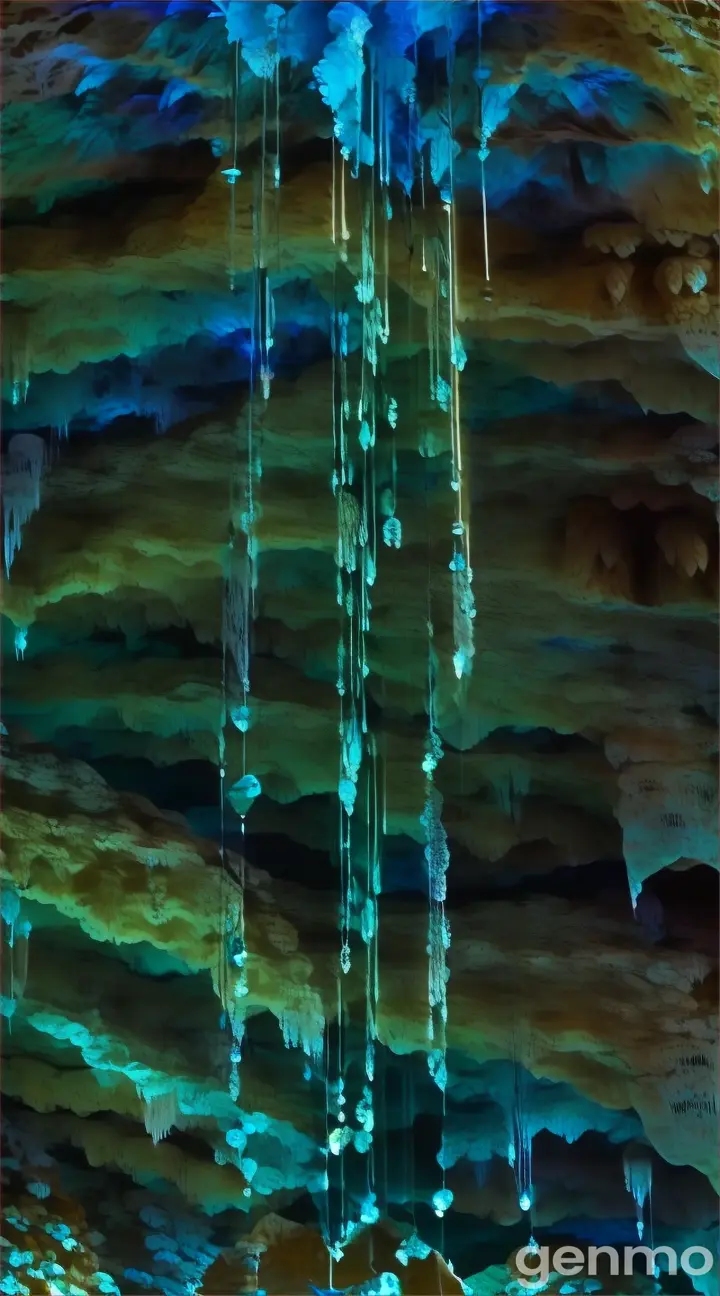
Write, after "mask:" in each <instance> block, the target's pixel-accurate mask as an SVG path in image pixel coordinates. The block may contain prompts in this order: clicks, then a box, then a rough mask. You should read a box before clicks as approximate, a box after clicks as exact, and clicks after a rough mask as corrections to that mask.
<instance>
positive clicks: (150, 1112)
mask: <svg viewBox="0 0 720 1296" xmlns="http://www.w3.org/2000/svg"><path fill="white" fill-rule="evenodd" d="M141 1096H142V1097H143V1105H144V1115H145V1129H146V1130H147V1132H148V1134H149V1135H150V1137H151V1138H152V1141H153V1143H160V1142H162V1140H163V1139H165V1138H167V1136H168V1134H169V1133H170V1131H171V1129H172V1128H173V1125H174V1124H175V1121H176V1120H177V1117H178V1103H177V1092H176V1090H175V1089H170V1090H169V1091H168V1092H167V1093H162V1094H150V1095H147V1096H143V1095H141Z"/></svg>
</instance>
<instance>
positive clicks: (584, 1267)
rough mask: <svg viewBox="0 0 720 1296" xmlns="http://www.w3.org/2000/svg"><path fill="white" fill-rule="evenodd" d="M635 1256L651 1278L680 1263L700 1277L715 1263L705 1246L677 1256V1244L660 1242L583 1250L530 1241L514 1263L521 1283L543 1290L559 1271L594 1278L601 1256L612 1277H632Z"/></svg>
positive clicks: (672, 1272)
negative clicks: (655, 1245) (649, 1244)
mask: <svg viewBox="0 0 720 1296" xmlns="http://www.w3.org/2000/svg"><path fill="white" fill-rule="evenodd" d="M636 1259H637V1261H639V1262H642V1261H643V1260H644V1261H645V1272H646V1274H647V1276H648V1277H649V1278H651V1277H652V1276H653V1275H656V1276H657V1274H658V1273H659V1271H660V1270H661V1269H662V1270H664V1271H665V1272H666V1273H668V1274H670V1276H671V1277H672V1276H674V1275H676V1274H677V1271H678V1267H679V1268H680V1269H681V1270H682V1271H683V1273H686V1274H687V1275H688V1277H690V1278H701V1277H702V1276H703V1275H704V1274H707V1273H710V1270H711V1269H712V1267H713V1265H714V1264H715V1256H714V1255H713V1253H712V1251H710V1250H708V1248H707V1247H703V1246H689V1247H686V1248H685V1250H684V1251H682V1252H681V1253H680V1255H679V1257H678V1253H677V1251H676V1250H675V1249H674V1247H668V1246H659V1247H654V1248H651V1247H646V1246H635V1247H631V1246H626V1247H612V1246H601V1247H592V1246H591V1247H588V1248H587V1250H585V1251H582V1250H581V1249H580V1247H576V1246H561V1247H556V1248H555V1249H553V1248H551V1247H546V1246H539V1245H538V1244H537V1242H531V1243H530V1245H529V1246H526V1247H522V1249H521V1250H520V1251H518V1252H517V1253H516V1255H515V1265H516V1267H517V1270H518V1273H519V1274H522V1275H523V1277H521V1278H519V1279H518V1281H519V1282H520V1284H521V1286H523V1287H524V1288H525V1289H526V1290H527V1291H536V1292H539V1291H542V1289H543V1287H546V1286H547V1285H548V1282H549V1280H550V1278H551V1277H552V1276H553V1275H557V1276H559V1277H561V1278H576V1277H577V1276H578V1274H582V1275H583V1277H590V1278H594V1277H596V1276H597V1272H598V1260H602V1270H603V1272H604V1273H607V1272H609V1273H610V1274H611V1275H612V1276H613V1277H617V1276H618V1275H619V1274H622V1275H623V1277H631V1276H632V1274H633V1273H634V1272H635V1268H636Z"/></svg>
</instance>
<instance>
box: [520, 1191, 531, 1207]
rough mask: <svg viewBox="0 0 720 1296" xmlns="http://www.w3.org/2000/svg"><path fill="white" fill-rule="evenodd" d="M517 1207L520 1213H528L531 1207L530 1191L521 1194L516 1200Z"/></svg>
mask: <svg viewBox="0 0 720 1296" xmlns="http://www.w3.org/2000/svg"><path fill="white" fill-rule="evenodd" d="M518 1206H519V1207H520V1210H521V1211H529V1210H530V1208H531V1206H532V1189H531V1190H530V1192H523V1193H521V1194H520V1196H519V1198H518Z"/></svg>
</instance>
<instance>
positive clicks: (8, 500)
mask: <svg viewBox="0 0 720 1296" xmlns="http://www.w3.org/2000/svg"><path fill="white" fill-rule="evenodd" d="M45 465H46V452H45V442H44V441H43V439H42V437H39V436H36V435H35V434H34V433H32V432H19V433H18V434H17V435H16V436H14V437H12V439H11V441H10V444H9V445H8V450H7V455H6V459H5V471H4V475H3V517H4V548H5V572H6V574H7V575H8V576H9V575H10V568H11V567H12V565H13V561H14V559H15V555H16V553H17V552H18V550H19V549H20V546H21V544H22V531H23V527H24V526H25V524H26V522H28V521H29V520H30V518H31V517H32V515H33V513H36V512H37V510H38V509H39V508H40V483H41V481H42V476H43V472H44V471H45Z"/></svg>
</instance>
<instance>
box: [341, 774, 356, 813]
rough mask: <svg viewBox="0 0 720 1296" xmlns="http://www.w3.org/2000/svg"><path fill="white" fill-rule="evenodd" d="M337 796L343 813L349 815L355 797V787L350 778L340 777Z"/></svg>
mask: <svg viewBox="0 0 720 1296" xmlns="http://www.w3.org/2000/svg"><path fill="white" fill-rule="evenodd" d="M338 796H339V798H340V801H341V802H342V806H343V809H344V811H345V813H346V814H347V815H351V814H352V812H353V810H354V809H355V799H356V797H357V788H356V786H355V784H354V783H353V781H352V779H349V778H341V779H340V782H339V783H338Z"/></svg>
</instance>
